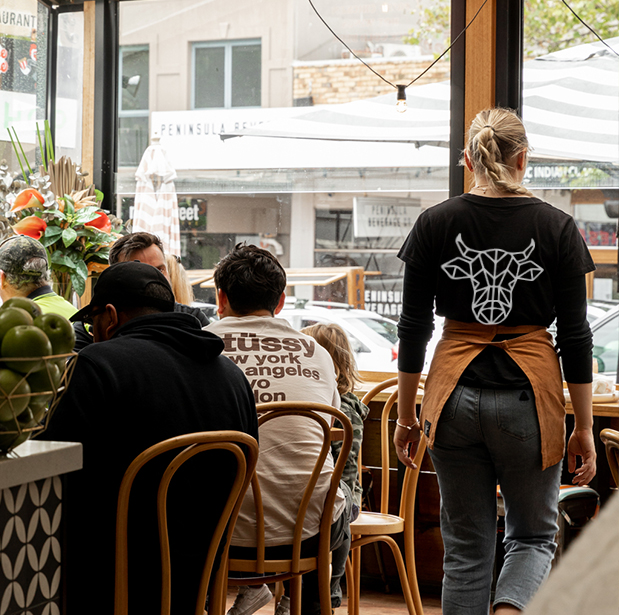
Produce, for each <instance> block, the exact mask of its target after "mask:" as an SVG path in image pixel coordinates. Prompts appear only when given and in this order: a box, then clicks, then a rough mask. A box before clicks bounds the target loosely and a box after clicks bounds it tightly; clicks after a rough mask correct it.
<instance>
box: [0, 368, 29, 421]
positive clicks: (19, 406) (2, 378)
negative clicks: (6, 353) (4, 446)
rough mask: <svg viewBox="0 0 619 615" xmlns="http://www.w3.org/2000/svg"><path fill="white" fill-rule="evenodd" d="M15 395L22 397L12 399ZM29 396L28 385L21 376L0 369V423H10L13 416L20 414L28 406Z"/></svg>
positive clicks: (8, 370)
mask: <svg viewBox="0 0 619 615" xmlns="http://www.w3.org/2000/svg"><path fill="white" fill-rule="evenodd" d="M15 395H20V396H21V395H23V397H13V396H15ZM29 395H30V385H29V384H28V381H27V380H26V379H25V378H24V376H23V375H22V374H18V373H17V372H14V371H12V370H10V369H0V421H10V420H11V419H12V418H13V416H18V415H19V414H21V413H22V412H23V411H24V410H25V409H26V407H27V406H28V402H29V401H30V398H29ZM9 396H11V399H10V400H9ZM13 413H15V414H13Z"/></svg>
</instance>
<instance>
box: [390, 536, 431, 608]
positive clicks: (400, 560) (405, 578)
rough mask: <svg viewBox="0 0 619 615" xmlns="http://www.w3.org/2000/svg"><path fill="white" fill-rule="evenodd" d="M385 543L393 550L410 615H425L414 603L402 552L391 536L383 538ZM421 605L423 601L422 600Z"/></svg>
mask: <svg viewBox="0 0 619 615" xmlns="http://www.w3.org/2000/svg"><path fill="white" fill-rule="evenodd" d="M381 540H382V541H383V542H386V543H387V544H388V545H389V547H390V548H391V552H392V553H393V558H394V559H395V564H396V566H397V568H398V575H399V576H400V584H401V585H402V593H403V594H404V600H405V601H406V608H407V609H408V612H409V614H410V615H423V611H419V612H418V611H417V608H416V606H415V603H414V601H413V595H412V593H411V588H410V585H409V584H408V575H407V574H406V566H405V565H404V558H403V557H402V553H401V552H400V547H399V546H398V543H397V542H396V541H395V540H394V539H393V538H391V536H383V537H382V538H381ZM420 603H421V600H420Z"/></svg>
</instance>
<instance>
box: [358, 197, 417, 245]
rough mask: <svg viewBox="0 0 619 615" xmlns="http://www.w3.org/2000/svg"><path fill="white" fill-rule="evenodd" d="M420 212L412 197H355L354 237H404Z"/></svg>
mask: <svg viewBox="0 0 619 615" xmlns="http://www.w3.org/2000/svg"><path fill="white" fill-rule="evenodd" d="M420 213H421V205H420V203H419V201H417V200H414V199H383V198H373V197H355V198H354V199H353V223H354V233H355V237H401V238H404V237H406V236H407V235H408V232H409V231H410V230H411V228H412V227H413V224H415V220H417V217H418V216H419V214H420Z"/></svg>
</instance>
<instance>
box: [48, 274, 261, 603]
mask: <svg viewBox="0 0 619 615" xmlns="http://www.w3.org/2000/svg"><path fill="white" fill-rule="evenodd" d="M73 319H74V320H84V321H87V322H91V323H92V327H93V331H94V340H95V342H96V343H94V344H90V345H89V346H88V347H86V348H84V349H83V350H82V351H81V352H80V355H79V357H78V358H77V361H76V365H75V371H74V372H73V377H72V379H71V382H70V384H69V386H68V389H67V391H66V393H65V395H64V397H63V398H62V400H61V402H60V404H59V406H58V408H57V409H56V411H55V413H54V415H53V416H52V418H51V421H50V426H49V428H48V429H47V431H46V432H44V433H43V436H44V438H45V439H46V440H61V441H72V442H81V443H82V444H83V446H84V467H83V470H81V471H79V472H75V473H73V474H70V475H69V476H68V477H67V479H68V481H67V493H66V496H65V497H63V514H65V515H66V527H67V536H66V540H67V553H66V560H65V561H66V568H65V571H66V583H67V585H66V587H67V592H66V597H67V607H68V608H67V615H83V614H85V613H88V615H99V614H100V615H109V614H110V613H112V612H113V610H114V609H113V598H114V536H115V521H116V502H117V498H118V488H119V486H120V482H121V480H122V477H123V474H124V472H125V470H126V469H127V467H128V466H129V464H130V463H131V462H132V461H133V459H134V458H135V457H136V456H137V455H138V454H140V453H141V452H142V451H144V450H145V449H147V448H148V447H149V446H152V445H153V444H155V443H157V442H161V441H162V440H166V439H167V438H171V437H174V436H178V435H181V434H186V433H192V432H198V431H213V430H227V429H229V430H237V431H243V432H245V433H248V434H250V435H251V436H253V437H257V435H258V426H257V416H256V410H255V404H254V400H253V395H252V391H251V388H250V386H249V383H248V382H247V380H246V378H245V376H244V375H243V373H242V372H241V370H240V369H238V368H237V367H236V366H235V365H234V364H233V363H232V362H231V361H229V360H228V359H226V358H224V357H222V356H221V352H222V350H223V347H224V345H223V342H222V341H221V340H220V339H219V338H218V337H217V336H215V335H213V334H212V333H209V332H207V331H202V330H201V329H200V324H199V322H198V321H197V320H196V319H195V318H194V317H193V316H191V315H189V314H182V313H176V312H174V295H173V294H172V289H171V288H170V285H169V283H168V281H167V280H166V278H165V277H164V275H163V274H162V273H161V272H160V271H158V270H157V269H155V268H154V267H152V266H151V265H146V264H144V263H136V262H128V263H118V264H116V265H112V266H111V267H109V268H108V269H106V270H105V271H104V272H103V273H102V274H101V276H100V277H99V280H98V282H97V285H96V287H95V292H94V296H93V298H92V301H91V302H90V304H89V305H88V306H86V307H85V308H83V309H81V310H80V311H79V312H78V313H77V314H75V316H74V318H73ZM222 454H223V453H222ZM226 459H229V458H228V457H226ZM212 462H213V460H212V459H210V460H209V461H208V463H209V465H208V466H206V467H205V465H204V464H205V463H207V461H206V460H203V459H202V457H200V456H199V457H196V458H195V460H192V461H191V462H189V463H188V464H186V465H185V466H183V468H182V469H181V470H180V471H179V473H178V475H177V477H175V478H174V479H173V481H172V486H171V490H170V494H169V500H168V515H169V521H170V525H171V549H172V571H173V572H172V575H173V576H172V612H173V613H193V612H194V611H195V600H196V597H197V590H198V585H199V579H200V574H201V572H202V566H203V565H204V558H205V556H206V550H207V548H208V544H209V542H210V537H211V535H212V531H213V529H214V527H215V524H216V522H217V520H218V518H219V514H220V512H221V510H220V508H221V506H222V505H223V501H222V500H223V498H224V497H227V493H228V491H229V488H230V485H231V479H230V473H231V472H230V471H231V470H232V468H229V469H228V470H227V465H226V462H223V463H222V464H221V467H219V464H217V465H218V467H217V470H216V471H213V467H212ZM151 463H152V465H153V466H154V468H149V466H146V469H145V471H144V474H142V472H141V473H140V474H142V476H140V475H138V478H137V479H136V482H135V483H134V488H133V489H132V495H131V504H130V519H129V575H130V576H129V590H130V591H129V600H130V608H129V610H130V611H131V612H135V613H157V612H159V600H160V595H159V587H160V579H161V571H160V565H159V561H160V558H159V542H158V534H157V522H156V508H155V497H156V489H153V485H154V484H155V483H154V480H155V476H156V471H157V468H159V472H161V469H160V464H159V463H158V462H151ZM227 463H228V464H229V461H228V462H227ZM149 470H151V471H152V473H149ZM196 476H198V477H199V482H200V483H201V484H203V485H204V488H203V489H196V488H195V483H196V480H195V479H196ZM159 478H160V475H159V477H158V478H157V480H158V479H159ZM177 479H178V481H180V483H179V482H177ZM175 482H176V483H177V484H176V486H175ZM179 561H180V562H181V564H180V565H179V564H178V562H179Z"/></svg>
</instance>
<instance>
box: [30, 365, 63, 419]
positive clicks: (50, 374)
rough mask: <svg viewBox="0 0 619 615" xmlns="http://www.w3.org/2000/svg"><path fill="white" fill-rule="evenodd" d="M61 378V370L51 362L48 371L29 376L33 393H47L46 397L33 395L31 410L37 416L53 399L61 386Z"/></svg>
mask: <svg viewBox="0 0 619 615" xmlns="http://www.w3.org/2000/svg"><path fill="white" fill-rule="evenodd" d="M61 377H62V374H61V373H60V368H59V367H58V366H57V365H55V364H54V363H52V362H51V361H50V362H48V363H47V369H42V370H40V371H38V372H34V373H33V374H30V375H29V376H28V384H29V385H30V390H31V391H32V392H33V393H39V392H41V393H43V392H45V395H33V396H32V397H31V398H30V408H31V409H32V411H33V412H35V413H36V414H37V415H38V414H39V412H40V410H41V409H43V408H45V407H46V406H47V404H48V403H49V401H50V400H51V399H52V397H53V394H54V392H55V391H56V390H57V389H58V387H59V386H60V379H61Z"/></svg>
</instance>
